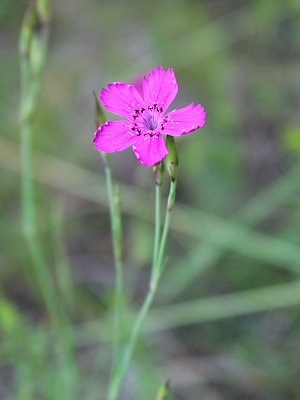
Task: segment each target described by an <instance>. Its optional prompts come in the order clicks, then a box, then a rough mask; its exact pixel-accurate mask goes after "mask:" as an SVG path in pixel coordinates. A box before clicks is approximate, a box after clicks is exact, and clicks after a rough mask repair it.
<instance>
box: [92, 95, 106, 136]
mask: <svg viewBox="0 0 300 400" xmlns="http://www.w3.org/2000/svg"><path fill="white" fill-rule="evenodd" d="M93 93H94V97H95V123H96V128H97V129H98V128H99V126H100V125H104V124H105V122H106V116H105V112H104V110H103V107H102V104H101V103H100V101H99V99H98V96H97V95H96V93H95V92H93Z"/></svg>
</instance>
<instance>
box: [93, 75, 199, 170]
mask: <svg viewBox="0 0 300 400" xmlns="http://www.w3.org/2000/svg"><path fill="white" fill-rule="evenodd" d="M177 91H178V85H177V81H176V77H175V74H174V71H173V70H172V69H168V70H167V71H164V70H163V68H162V67H157V68H156V69H155V70H154V71H152V70H150V72H149V74H148V77H147V78H146V77H145V78H144V80H143V92H144V99H142V97H141V95H140V94H139V92H138V91H137V89H136V88H135V87H134V86H132V85H126V84H125V83H120V82H115V83H110V84H109V85H108V90H106V89H102V91H101V93H100V96H99V98H100V100H101V101H102V104H103V106H104V107H105V108H106V109H107V110H108V111H110V112H112V113H114V114H117V115H120V116H121V117H123V118H125V119H126V121H107V122H106V123H105V124H104V125H101V126H100V127H99V128H98V130H97V131H96V132H95V137H94V140H93V142H94V143H96V146H95V149H97V150H100V151H104V152H105V153H113V152H115V151H122V150H124V149H126V148H127V147H129V146H132V148H133V151H134V154H135V156H136V158H137V159H138V160H139V161H140V163H141V164H143V165H148V166H150V167H151V166H153V165H154V164H156V163H158V162H160V161H161V160H162V159H163V158H164V157H165V156H166V155H167V154H168V150H167V148H166V145H165V142H164V140H163V137H162V134H166V135H171V136H181V135H185V134H187V133H190V132H192V131H195V130H196V129H198V128H200V127H202V126H203V125H204V124H205V115H206V114H205V112H204V108H203V107H202V106H201V105H200V104H199V105H197V106H194V103H191V104H190V105H189V106H187V107H184V108H180V109H179V110H174V111H172V112H170V113H167V114H165V112H166V111H167V109H168V107H169V105H170V104H171V103H172V101H173V100H174V98H175V96H176V94H177Z"/></svg>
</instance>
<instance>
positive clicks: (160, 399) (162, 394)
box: [156, 379, 170, 400]
mask: <svg viewBox="0 0 300 400" xmlns="http://www.w3.org/2000/svg"><path fill="white" fill-rule="evenodd" d="M169 394H170V380H169V379H168V380H167V381H166V383H165V384H164V385H163V386H162V387H160V389H159V391H158V394H157V397H156V400H167V399H168V398H169Z"/></svg>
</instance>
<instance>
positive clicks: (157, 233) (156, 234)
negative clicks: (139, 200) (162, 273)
mask: <svg viewBox="0 0 300 400" xmlns="http://www.w3.org/2000/svg"><path fill="white" fill-rule="evenodd" d="M160 208H161V185H156V187H155V231H154V250H153V268H152V273H154V269H155V266H156V265H157V257H158V251H159V241H160V224H161V221H160Z"/></svg>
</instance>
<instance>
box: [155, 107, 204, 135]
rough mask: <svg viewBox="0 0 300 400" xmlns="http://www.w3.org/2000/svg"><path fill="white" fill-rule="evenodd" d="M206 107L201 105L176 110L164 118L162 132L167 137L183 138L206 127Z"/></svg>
mask: <svg viewBox="0 0 300 400" xmlns="http://www.w3.org/2000/svg"><path fill="white" fill-rule="evenodd" d="M205 116H206V113H205V112H204V107H202V106H201V105H200V104H199V105H197V106H194V103H191V104H190V105H189V106H187V107H184V108H180V109H179V110H174V111H172V112H170V113H169V114H166V115H165V116H164V117H163V123H162V128H161V129H162V132H163V133H164V134H166V135H171V136H181V135H185V134H186V133H189V132H192V131H195V130H196V129H198V128H201V127H202V126H203V125H205V123H206V121H205Z"/></svg>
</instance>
